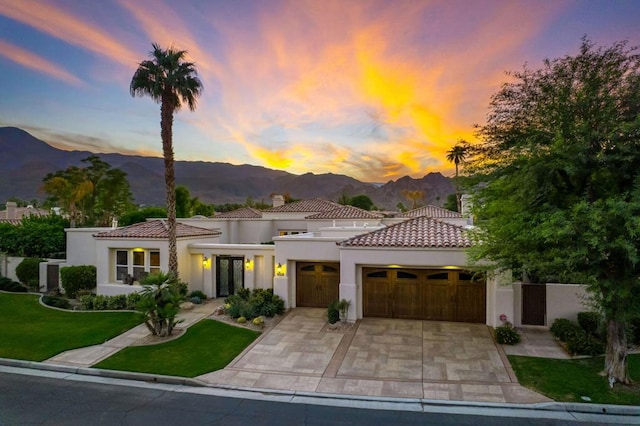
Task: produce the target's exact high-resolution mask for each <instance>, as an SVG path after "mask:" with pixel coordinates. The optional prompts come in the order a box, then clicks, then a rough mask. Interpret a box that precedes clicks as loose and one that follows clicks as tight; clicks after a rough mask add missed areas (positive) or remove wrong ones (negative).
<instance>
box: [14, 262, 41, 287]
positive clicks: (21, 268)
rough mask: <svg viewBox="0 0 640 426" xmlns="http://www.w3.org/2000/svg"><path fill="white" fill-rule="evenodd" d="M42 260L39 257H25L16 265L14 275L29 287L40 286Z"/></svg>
mask: <svg viewBox="0 0 640 426" xmlns="http://www.w3.org/2000/svg"><path fill="white" fill-rule="evenodd" d="M41 262H44V260H43V259H40V258H39V257H25V258H24V259H23V260H22V262H20V264H19V265H18V266H17V267H16V276H17V277H18V279H19V280H20V282H21V283H23V284H25V285H26V286H27V287H29V288H33V289H39V288H40V263H41Z"/></svg>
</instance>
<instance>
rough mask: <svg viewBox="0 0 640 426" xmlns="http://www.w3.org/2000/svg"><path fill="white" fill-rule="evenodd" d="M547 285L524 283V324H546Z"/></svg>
mask: <svg viewBox="0 0 640 426" xmlns="http://www.w3.org/2000/svg"><path fill="white" fill-rule="evenodd" d="M546 315H547V286H546V285H545V284H522V324H526V325H545V317H546Z"/></svg>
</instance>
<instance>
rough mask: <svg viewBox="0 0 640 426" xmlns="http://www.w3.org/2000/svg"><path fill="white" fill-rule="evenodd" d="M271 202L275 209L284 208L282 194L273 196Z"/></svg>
mask: <svg viewBox="0 0 640 426" xmlns="http://www.w3.org/2000/svg"><path fill="white" fill-rule="evenodd" d="M271 202H272V203H273V207H280V206H284V197H283V196H282V195H280V194H273V195H272V196H271Z"/></svg>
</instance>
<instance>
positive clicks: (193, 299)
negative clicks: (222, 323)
mask: <svg viewBox="0 0 640 426" xmlns="http://www.w3.org/2000/svg"><path fill="white" fill-rule="evenodd" d="M189 300H190V301H191V303H193V304H194V305H200V304H201V303H202V299H200V298H199V297H198V296H192V297H191V299H189Z"/></svg>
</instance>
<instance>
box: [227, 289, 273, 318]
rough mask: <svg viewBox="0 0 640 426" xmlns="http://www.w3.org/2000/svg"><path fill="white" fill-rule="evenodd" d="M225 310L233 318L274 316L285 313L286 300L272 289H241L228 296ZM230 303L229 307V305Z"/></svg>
mask: <svg viewBox="0 0 640 426" xmlns="http://www.w3.org/2000/svg"><path fill="white" fill-rule="evenodd" d="M224 302H225V310H226V312H227V314H228V315H229V316H230V317H231V318H238V317H240V316H243V317H245V318H246V319H247V320H251V319H253V318H255V317H257V316H260V315H262V316H265V317H273V316H274V315H282V314H283V313H284V300H282V298H280V297H278V296H277V295H274V294H273V290H271V289H261V288H258V289H254V290H253V292H252V291H250V290H249V289H241V290H239V291H238V292H237V293H236V294H233V295H231V296H229V297H227V298H226V299H225V300H224ZM227 305H228V307H227Z"/></svg>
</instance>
